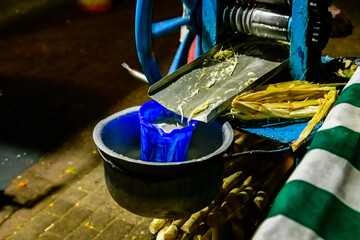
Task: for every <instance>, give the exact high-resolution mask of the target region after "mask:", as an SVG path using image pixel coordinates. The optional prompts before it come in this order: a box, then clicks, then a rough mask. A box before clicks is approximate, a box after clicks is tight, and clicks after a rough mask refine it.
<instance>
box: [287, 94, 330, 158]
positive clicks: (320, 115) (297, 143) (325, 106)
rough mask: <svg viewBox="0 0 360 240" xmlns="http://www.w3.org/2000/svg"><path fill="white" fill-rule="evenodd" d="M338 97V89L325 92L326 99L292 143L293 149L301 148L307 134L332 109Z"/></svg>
mask: <svg viewBox="0 0 360 240" xmlns="http://www.w3.org/2000/svg"><path fill="white" fill-rule="evenodd" d="M336 98H337V90H331V91H329V93H328V94H325V97H324V100H323V101H322V102H321V103H320V106H319V109H318V111H317V112H316V113H315V114H314V116H313V117H312V118H311V120H310V121H309V123H308V125H307V126H306V127H305V129H304V130H303V131H302V132H301V134H300V136H299V138H298V139H297V140H295V141H294V142H293V143H292V144H291V148H292V149H293V151H295V150H296V149H298V148H299V146H300V145H301V144H302V143H304V142H305V140H306V138H307V136H309V134H310V133H311V131H312V130H313V129H314V128H315V126H316V125H317V124H318V123H319V122H320V121H321V119H323V118H324V116H326V115H327V114H328V112H329V111H330V108H331V106H332V105H333V104H334V103H335V101H336Z"/></svg>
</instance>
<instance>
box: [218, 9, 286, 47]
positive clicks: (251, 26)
mask: <svg viewBox="0 0 360 240" xmlns="http://www.w3.org/2000/svg"><path fill="white" fill-rule="evenodd" d="M228 14H229V15H228V16H224V18H228V19H229V22H230V26H231V29H232V30H233V31H234V29H235V31H237V32H240V33H246V34H251V35H255V36H258V37H265V38H271V39H278V40H285V41H288V40H289V39H288V24H289V18H290V16H289V15H287V14H285V13H282V12H280V11H275V10H273V9H272V10H270V9H267V8H264V7H246V6H235V7H233V8H232V9H231V11H229V12H228Z"/></svg>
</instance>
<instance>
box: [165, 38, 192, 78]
mask: <svg viewBox="0 0 360 240" xmlns="http://www.w3.org/2000/svg"><path fill="white" fill-rule="evenodd" d="M194 38H195V34H194V33H192V32H189V33H188V34H187V35H186V37H185V38H184V40H183V41H182V42H181V43H180V45H179V47H178V50H177V51H176V54H175V57H174V60H173V62H172V64H171V67H170V69H169V74H170V73H173V72H175V70H176V69H178V68H179V67H181V66H183V65H185V64H186V61H187V56H188V53H189V49H190V46H191V43H192V41H193V40H194Z"/></svg>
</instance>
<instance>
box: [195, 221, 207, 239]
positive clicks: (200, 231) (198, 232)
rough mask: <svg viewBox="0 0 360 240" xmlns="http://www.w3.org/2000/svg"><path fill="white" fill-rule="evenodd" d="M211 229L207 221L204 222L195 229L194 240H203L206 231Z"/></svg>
mask: <svg viewBox="0 0 360 240" xmlns="http://www.w3.org/2000/svg"><path fill="white" fill-rule="evenodd" d="M208 229H209V227H208V226H207V225H206V223H204V222H202V223H201V224H200V225H199V227H198V228H197V229H196V230H195V233H194V236H193V240H201V239H202V237H203V235H204V234H205V233H206V231H207V230H208Z"/></svg>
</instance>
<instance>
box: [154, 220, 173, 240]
mask: <svg viewBox="0 0 360 240" xmlns="http://www.w3.org/2000/svg"><path fill="white" fill-rule="evenodd" d="M169 226H170V222H169V221H166V222H165V223H164V225H163V226H162V228H161V229H160V231H159V232H158V233H157V235H156V240H165V237H164V234H165V231H166V230H167V228H168V227H169Z"/></svg>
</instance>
